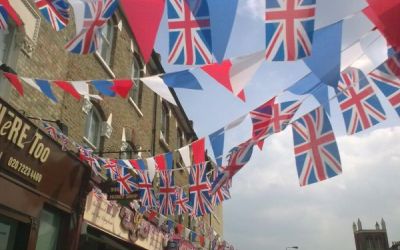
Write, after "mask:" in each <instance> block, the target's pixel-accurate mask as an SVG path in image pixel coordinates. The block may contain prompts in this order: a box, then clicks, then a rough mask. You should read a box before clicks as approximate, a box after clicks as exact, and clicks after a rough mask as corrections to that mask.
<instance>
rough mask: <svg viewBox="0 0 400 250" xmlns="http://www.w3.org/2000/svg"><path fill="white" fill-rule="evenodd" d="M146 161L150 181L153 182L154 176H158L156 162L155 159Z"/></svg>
mask: <svg viewBox="0 0 400 250" xmlns="http://www.w3.org/2000/svg"><path fill="white" fill-rule="evenodd" d="M146 161H147V168H148V171H149V178H150V181H153V179H154V175H155V174H156V161H155V160H154V158H153V157H151V158H147V159H146Z"/></svg>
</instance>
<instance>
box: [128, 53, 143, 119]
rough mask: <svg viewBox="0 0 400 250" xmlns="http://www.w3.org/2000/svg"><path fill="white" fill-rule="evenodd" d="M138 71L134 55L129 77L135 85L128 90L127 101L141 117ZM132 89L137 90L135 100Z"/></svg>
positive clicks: (137, 63) (137, 62) (139, 69)
mask: <svg viewBox="0 0 400 250" xmlns="http://www.w3.org/2000/svg"><path fill="white" fill-rule="evenodd" d="M140 72H141V67H140V64H139V61H138V60H137V59H136V57H133V62H132V74H131V78H132V80H133V81H134V84H135V86H134V87H133V88H132V89H131V90H130V91H129V102H130V103H131V104H132V106H133V107H134V109H135V110H136V112H137V113H138V115H139V116H140V117H143V113H142V111H141V109H140V103H139V101H140V95H141V82H140ZM134 91H137V100H135V99H136V98H135V96H134V95H133V94H134Z"/></svg>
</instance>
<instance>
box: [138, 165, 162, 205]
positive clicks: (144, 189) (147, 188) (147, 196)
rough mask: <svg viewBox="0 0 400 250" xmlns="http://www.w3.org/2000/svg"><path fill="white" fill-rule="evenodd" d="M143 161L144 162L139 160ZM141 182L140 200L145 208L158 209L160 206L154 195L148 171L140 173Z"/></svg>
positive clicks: (139, 183) (139, 184)
mask: <svg viewBox="0 0 400 250" xmlns="http://www.w3.org/2000/svg"><path fill="white" fill-rule="evenodd" d="M139 161H142V162H143V160H139ZM143 163H144V162H143ZM138 175H139V180H138V183H137V187H138V189H139V195H140V200H141V201H142V206H143V207H150V208H151V207H156V206H158V204H157V200H156V197H155V194H154V189H153V183H152V182H151V181H150V177H149V173H148V172H147V171H143V170H140V171H138Z"/></svg>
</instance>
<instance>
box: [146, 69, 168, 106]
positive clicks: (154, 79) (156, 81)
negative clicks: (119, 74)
mask: <svg viewBox="0 0 400 250" xmlns="http://www.w3.org/2000/svg"><path fill="white" fill-rule="evenodd" d="M141 80H142V82H143V83H144V84H145V85H146V86H147V87H148V88H149V89H151V90H152V91H153V92H155V93H156V94H157V95H159V96H160V97H162V98H163V99H164V100H166V101H168V102H169V103H172V104H174V105H176V101H175V99H174V96H173V95H172V94H171V91H170V90H169V87H168V86H167V85H166V84H165V82H164V80H163V79H162V78H161V77H159V76H151V77H143V78H141Z"/></svg>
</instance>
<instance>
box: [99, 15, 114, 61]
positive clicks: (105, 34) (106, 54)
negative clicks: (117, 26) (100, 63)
mask: <svg viewBox="0 0 400 250" xmlns="http://www.w3.org/2000/svg"><path fill="white" fill-rule="evenodd" d="M113 39H114V25H113V22H112V21H111V20H110V21H108V22H107V24H106V25H105V26H104V27H103V29H102V30H101V38H100V44H99V54H100V56H101V58H103V60H104V61H105V62H106V63H107V64H108V65H110V62H111V50H112V45H113Z"/></svg>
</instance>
